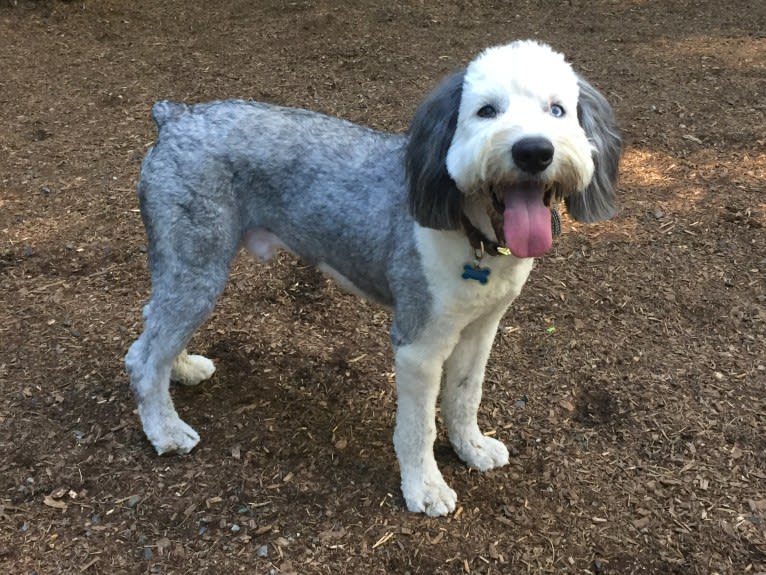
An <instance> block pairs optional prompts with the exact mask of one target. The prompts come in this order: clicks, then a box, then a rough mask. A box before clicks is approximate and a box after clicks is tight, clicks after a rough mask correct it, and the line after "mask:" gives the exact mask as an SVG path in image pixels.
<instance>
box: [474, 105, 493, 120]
mask: <svg viewBox="0 0 766 575" xmlns="http://www.w3.org/2000/svg"><path fill="white" fill-rule="evenodd" d="M476 115H477V116H479V118H494V117H495V116H497V110H496V109H495V107H494V106H490V105H489V104H487V105H486V106H482V107H481V108H479V111H478V112H476Z"/></svg>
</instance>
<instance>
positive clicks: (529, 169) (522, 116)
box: [446, 41, 594, 257]
mask: <svg viewBox="0 0 766 575" xmlns="http://www.w3.org/2000/svg"><path fill="white" fill-rule="evenodd" d="M579 92H580V90H579V85H578V77H577V75H576V74H575V72H574V71H573V70H572V68H571V67H570V66H569V64H568V63H567V62H566V61H565V60H564V57H563V56H562V55H561V54H559V53H557V52H554V51H553V50H551V49H550V48H549V47H548V46H544V45H541V44H537V43H535V42H531V41H524V42H514V43H512V44H508V45H505V46H499V47H495V48H490V49H488V50H486V51H485V52H483V53H482V54H481V55H480V56H479V57H477V58H476V59H475V60H474V61H473V62H471V64H470V65H469V66H468V68H467V69H466V74H465V79H464V82H463V88H462V96H461V100H460V109H459V112H458V119H457V126H456V129H455V134H454V136H453V139H452V142H451V144H450V147H449V150H448V153H447V158H446V163H447V170H448V172H449V174H450V176H451V177H452V179H453V180H454V181H455V183H456V184H457V187H458V188H459V189H460V191H461V192H462V193H463V194H465V195H466V196H468V197H470V196H475V195H476V194H483V195H487V194H492V195H494V196H495V198H496V200H497V202H498V203H500V204H504V206H503V207H504V217H505V221H506V238H505V239H506V242H507V244H508V246H509V247H511V249H512V251H513V252H514V253H518V254H519V255H521V256H524V257H528V256H538V255H542V253H545V251H547V249H548V248H550V238H549V233H546V230H545V229H543V228H544V227H548V228H549V227H550V213H549V210H548V208H549V206H550V202H551V200H552V196H553V195H555V196H557V197H559V198H560V197H562V196H565V195H568V194H572V193H576V192H578V191H581V190H583V189H584V188H585V187H586V186H587V185H588V183H589V182H590V181H591V178H592V177H593V173H594V162H593V157H592V156H593V152H594V148H593V146H592V145H591V143H590V142H589V141H588V138H587V136H586V134H585V132H584V131H583V128H582V127H581V125H580V123H579V121H578V114H577V103H578V97H579ZM511 208H514V209H511ZM519 229H523V230H526V231H524V232H522V233H523V237H519V236H514V234H515V233H518V230H519Z"/></svg>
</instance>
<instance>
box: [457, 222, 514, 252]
mask: <svg viewBox="0 0 766 575" xmlns="http://www.w3.org/2000/svg"><path fill="white" fill-rule="evenodd" d="M491 219H492V228H493V229H494V231H495V236H496V237H498V238H502V237H503V223H502V222H499V226H500V227H499V229H498V225H497V224H496V223H495V220H496V219H497V218H491ZM461 220H462V222H463V229H464V230H465V235H467V236H468V241H469V243H470V244H471V247H472V248H473V249H474V251H476V252H477V253H478V252H481V253H485V254H489V255H491V256H498V255H500V254H503V255H508V254H509V253H510V252H509V251H508V248H507V247H505V246H504V245H503V244H500V243H498V242H496V241H493V240H490V239H489V238H488V237H487V236H485V235H484V233H483V232H482V231H481V230H480V229H479V228H477V227H476V226H474V225H473V223H472V222H471V220H469V219H468V216H466V215H465V214H463V215H462V216H461ZM498 249H499V251H498ZM503 252H505V253H503Z"/></svg>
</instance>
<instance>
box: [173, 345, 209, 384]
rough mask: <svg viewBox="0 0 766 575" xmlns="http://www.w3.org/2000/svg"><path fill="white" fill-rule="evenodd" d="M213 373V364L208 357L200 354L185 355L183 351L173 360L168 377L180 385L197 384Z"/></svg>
mask: <svg viewBox="0 0 766 575" xmlns="http://www.w3.org/2000/svg"><path fill="white" fill-rule="evenodd" d="M213 373H215V365H213V362H212V361H210V360H209V359H208V358H206V357H204V356H201V355H187V354H186V352H184V353H182V354H181V355H179V356H178V357H177V358H176V360H175V361H174V362H173V368H172V369H171V370H170V379H171V380H172V381H175V382H177V383H180V384H181V385H197V384H198V383H200V382H202V381H205V380H206V379H210V378H211V377H212V375H213Z"/></svg>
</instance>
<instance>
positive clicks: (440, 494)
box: [402, 472, 457, 517]
mask: <svg viewBox="0 0 766 575" xmlns="http://www.w3.org/2000/svg"><path fill="white" fill-rule="evenodd" d="M437 473H438V472H437ZM402 492H403V494H404V501H405V502H406V503H407V509H409V510H410V511H414V512H415V513H425V514H426V515H428V516H429V517H441V516H442V515H448V514H449V513H452V512H453V511H454V510H455V505H456V504H457V494H456V493H455V492H454V491H453V490H452V489H451V488H450V486H449V485H447V483H446V482H445V481H444V479H443V478H442V476H441V474H440V473H439V474H438V477H436V476H431V477H430V478H420V480H416V481H403V482H402Z"/></svg>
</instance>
